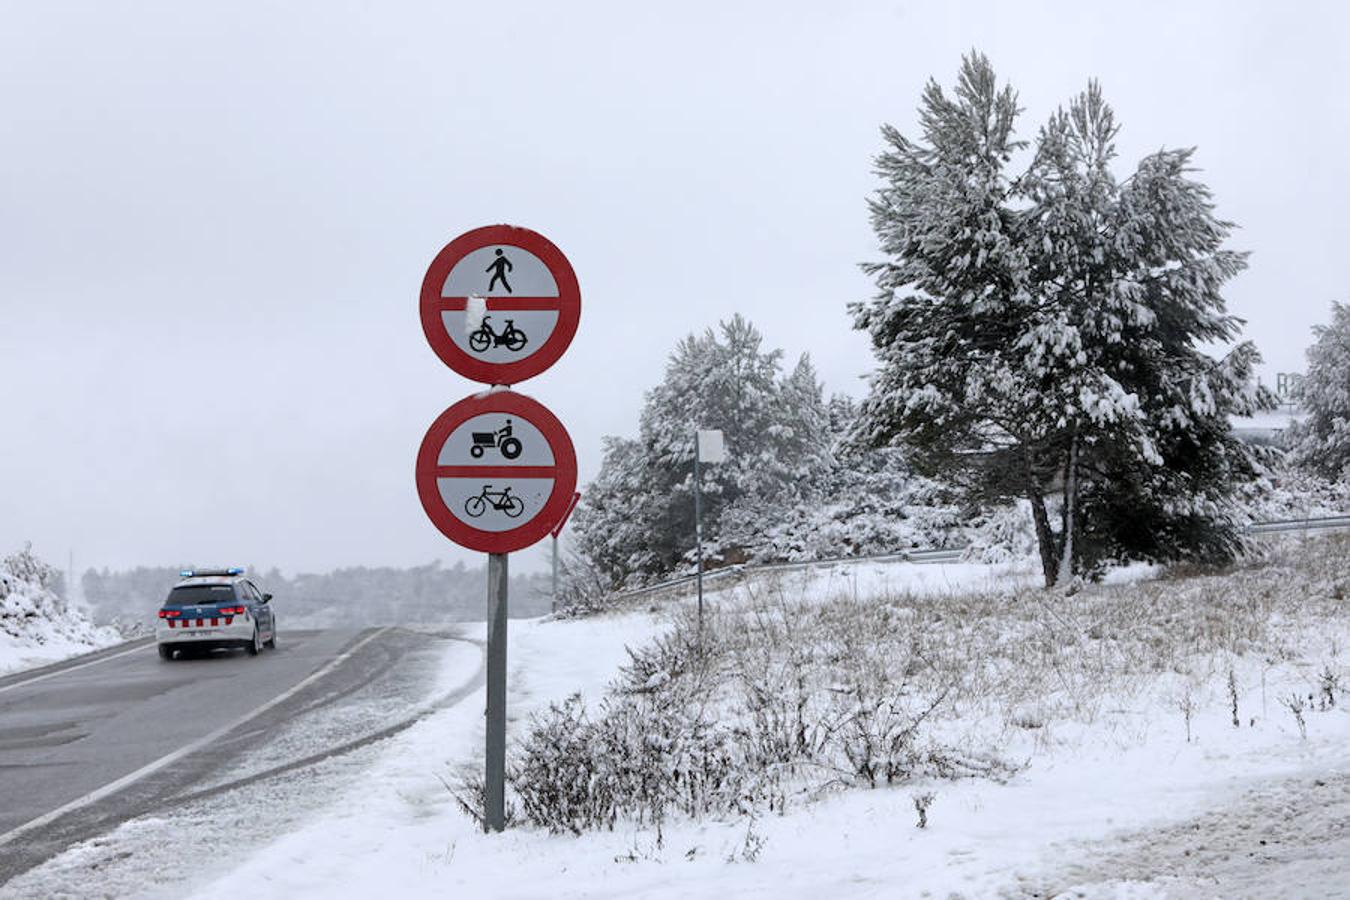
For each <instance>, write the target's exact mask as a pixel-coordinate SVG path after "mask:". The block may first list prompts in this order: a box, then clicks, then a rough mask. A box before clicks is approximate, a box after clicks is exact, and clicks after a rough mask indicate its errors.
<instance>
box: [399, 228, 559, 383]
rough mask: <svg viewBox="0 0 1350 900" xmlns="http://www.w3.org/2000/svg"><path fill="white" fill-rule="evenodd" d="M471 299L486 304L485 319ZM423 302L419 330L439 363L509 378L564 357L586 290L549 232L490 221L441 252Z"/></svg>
mask: <svg viewBox="0 0 1350 900" xmlns="http://www.w3.org/2000/svg"><path fill="white" fill-rule="evenodd" d="M470 298H473V299H474V300H475V301H478V300H479V298H481V301H482V303H483V304H485V306H486V310H485V312H486V315H483V316H482V320H481V321H471V320H470V319H469V315H470V305H471V304H470ZM419 305H420V310H421V318H422V331H423V333H425V334H426V337H427V341H428V343H430V344H431V349H432V350H434V351H435V352H436V355H437V356H439V357H440V358H441V361H442V362H444V363H445V364H446V365H448V366H449V367H450V368H452V369H454V370H455V371H456V372H458V373H460V374H461V375H463V376H465V377H466V378H471V379H473V380H474V381H481V382H483V383H485V384H506V385H511V384H519V383H520V382H522V381H524V380H525V379H527V378H531V377H533V376H535V375H538V374H539V373H540V372H542V371H544V370H545V369H547V368H548V367H549V366H551V365H553V363H555V362H557V360H558V358H559V357H560V356H562V354H563V351H565V350H566V349H567V347H568V345H569V344H570V343H571V342H572V337H573V335H575V334H576V330H577V323H578V321H579V320H580V318H581V289H580V287H579V286H578V284H577V277H576V274H575V273H574V272H573V271H572V265H571V263H569V262H568V261H567V257H565V256H563V254H562V251H561V250H559V249H558V248H557V247H555V246H554V245H553V243H552V242H551V241H549V239H548V238H546V237H544V236H543V235H541V234H539V233H537V232H534V231H531V230H529V229H528V228H517V227H515V226H512V225H489V226H487V227H484V228H476V229H474V230H473V231H469V232H466V233H464V234H462V235H460V236H459V237H457V238H455V239H454V240H453V241H451V242H450V243H449V244H447V245H446V246H445V247H444V248H442V250H441V252H440V253H438V254H436V258H435V259H434V260H432V262H431V265H430V267H428V269H427V272H426V276H425V277H424V278H423V279H422V293H421V299H420V303H419ZM478 310H479V312H483V311H484V310H483V307H481V306H480V307H478Z"/></svg>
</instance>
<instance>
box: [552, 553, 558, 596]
mask: <svg viewBox="0 0 1350 900" xmlns="http://www.w3.org/2000/svg"><path fill="white" fill-rule="evenodd" d="M552 605H553V611H554V612H557V611H558V536H557V535H556V534H555V535H554V536H553V604H552Z"/></svg>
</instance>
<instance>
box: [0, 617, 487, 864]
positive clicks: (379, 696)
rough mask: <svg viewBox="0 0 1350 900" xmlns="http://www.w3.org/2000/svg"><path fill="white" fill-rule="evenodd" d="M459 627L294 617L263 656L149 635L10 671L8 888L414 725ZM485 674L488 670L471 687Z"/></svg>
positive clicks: (1, 779)
mask: <svg viewBox="0 0 1350 900" xmlns="http://www.w3.org/2000/svg"><path fill="white" fill-rule="evenodd" d="M449 639H454V636H453V635H452V634H449V633H425V632H416V631H408V630H404V629H397V628H381V629H370V630H366V631H355V630H328V631H295V632H287V631H286V630H285V628H284V623H283V627H282V629H281V630H280V631H279V638H278V648H277V649H276V650H275V651H273V650H268V651H264V652H263V653H262V654H261V655H260V656H257V657H250V656H248V655H246V654H244V653H242V652H234V653H216V654H212V655H210V656H208V657H205V658H198V659H186V660H175V661H172V662H166V661H163V660H160V659H159V658H158V656H157V655H156V652H155V646H154V642H153V641H151V640H148V639H146V640H141V641H136V642H132V643H130V644H124V645H121V646H119V647H115V648H110V649H109V650H105V651H102V652H100V653H98V654H93V655H91V656H87V657H81V658H79V659H76V660H72V661H69V662H66V663H61V664H57V665H54V666H49V667H46V668H44V669H38V670H30V671H28V672H24V673H20V674H18V675H12V676H9V677H7V678H4V679H0V798H3V801H2V802H0V885H3V884H4V883H6V882H8V881H9V880H10V879H13V878H14V877H15V876H17V875H19V874H21V873H23V872H25V871H28V870H29V869H32V868H33V867H34V866H37V865H39V864H41V863H42V862H44V861H45V860H48V859H50V858H51V857H53V856H55V855H56V854H58V853H60V852H61V851H63V850H65V849H66V848H68V847H70V846H71V845H72V844H75V843H78V842H80V841H84V840H87V839H89V838H92V837H96V836H98V835H100V834H103V833H105V832H107V831H109V830H111V829H112V828H115V827H116V826H117V825H119V824H121V823H122V822H125V821H127V820H129V819H132V818H135V817H137V816H142V815H145V814H148V813H153V812H160V811H168V810H171V809H174V808H176V807H178V806H180V805H181V804H183V803H186V802H190V801H194V800H200V799H202V798H204V797H209V796H211V795H213V794H220V793H226V792H229V791H231V790H233V789H235V788H237V787H240V786H243V785H245V784H247V785H256V784H258V783H260V782H266V781H267V780H268V779H269V778H276V777H278V776H281V775H284V774H285V773H288V772H292V771H294V770H296V769H298V768H302V767H304V766H308V765H312V764H313V763H315V762H318V761H320V760H323V759H326V758H328V757H330V756H331V755H333V754H334V753H341V752H345V751H347V750H350V749H352V748H354V747H357V746H363V745H365V744H368V743H371V742H372V741H375V740H378V739H379V738H381V737H383V736H386V735H387V734H391V733H395V732H397V731H399V730H401V729H402V728H403V727H406V726H407V725H408V724H411V722H413V721H415V720H416V719H417V718H418V716H419V715H420V714H423V712H424V710H425V705H426V701H427V700H428V699H429V697H430V694H431V693H432V692H433V691H434V689H435V673H436V671H437V669H438V666H439V664H440V662H441V659H442V658H443V657H444V654H445V649H446V641H447V640H449ZM464 652H466V653H473V654H478V653H479V651H478V649H477V648H475V647H474V646H472V645H470V644H467V643H466V644H464ZM480 683H481V671H480V673H479V675H478V676H476V677H475V678H474V679H473V680H471V682H470V683H469V684H466V685H465V686H464V687H465V690H466V691H467V690H469V689H472V688H474V687H477V686H478V684H480ZM454 693H455V695H456V696H459V695H460V694H461V692H460V691H455V692H454ZM445 699H446V698H441V700H442V702H444V701H445ZM419 710H422V712H419Z"/></svg>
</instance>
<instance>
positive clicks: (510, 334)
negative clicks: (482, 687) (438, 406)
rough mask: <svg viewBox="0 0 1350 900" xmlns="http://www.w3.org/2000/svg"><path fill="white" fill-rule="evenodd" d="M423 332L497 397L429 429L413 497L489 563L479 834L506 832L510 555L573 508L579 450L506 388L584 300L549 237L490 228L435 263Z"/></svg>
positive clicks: (541, 357)
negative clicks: (484, 727)
mask: <svg viewBox="0 0 1350 900" xmlns="http://www.w3.org/2000/svg"><path fill="white" fill-rule="evenodd" d="M418 303H419V310H420V315H421V320H422V330H423V332H424V333H425V334H426V338H427V342H428V343H429V344H430V345H431V348H432V350H434V351H435V352H436V355H437V356H439V357H440V359H441V361H442V362H444V363H445V364H446V365H447V366H449V367H450V368H452V369H454V370H455V371H456V372H458V373H459V374H461V375H463V376H464V377H466V378H470V379H472V380H474V381H479V382H482V383H484V384H488V385H491V386H492V388H493V390H489V391H486V392H484V393H480V394H475V395H474V396H471V397H466V398H465V399H463V400H461V401H460V402H458V403H456V404H455V405H454V406H452V407H450V408H449V409H447V410H445V412H443V413H441V415H440V416H439V417H438V418H437V419H436V421H435V422H433V423H432V425H431V428H430V429H428V431H427V434H426V437H424V438H423V439H422V446H421V447H420V448H419V449H418V451H417V466H416V481H417V496H418V499H420V500H421V501H422V508H423V509H424V510H425V511H426V514H427V518H429V519H431V521H432V524H434V525H435V526H436V527H437V528H438V529H440V531H441V533H442V534H444V535H445V536H446V537H448V538H449V539H450V540H452V541H454V542H455V543H457V544H459V545H461V546H463V547H468V548H469V549H471V550H481V551H483V552H485V553H487V554H488V597H487V600H488V602H487V703H486V706H487V709H486V711H485V719H486V721H485V724H486V737H485V740H484V748H483V749H484V752H485V755H486V762H485V767H484V779H483V788H484V797H483V827H484V828H485V829H486V830H488V831H501V830H502V829H504V828H505V827H506V621H507V554H508V553H510V552H511V551H512V550H522V549H524V548H525V547H528V546H530V545H531V544H534V543H535V542H536V541H538V540H540V539H541V538H543V537H544V535H546V534H549V533H550V532H552V534H553V538H554V573H555V574H554V582H555V588H554V592H555V594H556V592H557V588H556V581H557V574H556V573H557V537H558V531H560V530H561V529H562V523H563V522H565V521H566V519H567V515H568V513H570V512H571V511H572V507H573V506H575V505H576V501H577V498H578V496H579V495H578V494H576V493H575V492H574V488H575V487H576V481H577V459H576V452H575V450H574V449H573V447H572V439H571V437H569V436H568V434H567V431H566V429H564V428H563V426H562V423H561V422H559V421H558V419H557V418H556V417H555V416H554V415H553V414H552V413H551V412H549V411H548V409H546V408H545V407H544V406H542V405H541V404H539V403H536V402H535V401H533V400H531V399H530V398H528V397H525V396H523V395H521V394H515V393H512V392H511V391H510V390H509V388H510V386H511V385H513V384H516V383H518V382H520V381H523V380H525V379H526V378H531V377H533V376H535V375H538V374H539V373H540V372H542V371H544V370H545V369H547V368H548V367H549V366H551V365H553V363H555V362H557V360H558V358H559V357H560V356H562V354H563V352H564V351H565V350H566V349H567V347H568V345H569V344H570V343H571V341H572V336H573V335H574V334H575V333H576V329H577V322H578V319H579V318H580V315H581V291H580V288H579V287H578V286H577V278H576V274H575V273H574V272H573V271H572V265H571V263H569V262H568V261H567V257H565V256H563V254H562V251H560V250H559V249H558V248H557V247H555V246H554V245H553V244H552V243H551V242H550V241H549V240H548V239H547V238H546V237H544V236H543V235H541V234H537V233H536V232H533V231H530V230H529V229H526V228H516V227H514V226H511V225H490V226H488V227H486V228H478V229H475V230H473V231H470V232H467V233H465V234H462V235H460V236H459V237H457V238H455V240H453V241H451V242H450V243H449V244H447V245H445V247H444V248H442V249H441V251H440V252H439V253H437V254H436V258H435V259H434V260H432V263H431V266H430V267H429V268H428V269H427V273H426V275H425V277H424V278H423V279H422V292H421V296H420V298H419V301H418Z"/></svg>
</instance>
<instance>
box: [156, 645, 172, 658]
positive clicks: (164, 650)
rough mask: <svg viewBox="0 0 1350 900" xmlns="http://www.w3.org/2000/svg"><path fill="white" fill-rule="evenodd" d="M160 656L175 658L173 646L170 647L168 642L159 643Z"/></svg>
mask: <svg viewBox="0 0 1350 900" xmlns="http://www.w3.org/2000/svg"><path fill="white" fill-rule="evenodd" d="M159 658H160V659H173V648H172V647H170V646H169V645H168V644H160V645H159Z"/></svg>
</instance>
